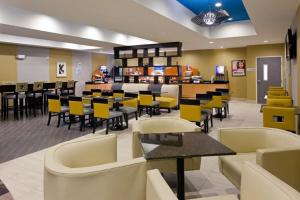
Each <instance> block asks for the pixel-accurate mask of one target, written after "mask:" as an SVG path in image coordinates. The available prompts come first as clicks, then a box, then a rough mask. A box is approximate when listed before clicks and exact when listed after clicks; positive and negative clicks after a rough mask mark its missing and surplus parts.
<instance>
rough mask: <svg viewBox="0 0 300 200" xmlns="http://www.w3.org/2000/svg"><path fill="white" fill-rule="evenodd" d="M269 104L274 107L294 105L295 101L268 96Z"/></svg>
mask: <svg viewBox="0 0 300 200" xmlns="http://www.w3.org/2000/svg"><path fill="white" fill-rule="evenodd" d="M267 106H273V107H292V106H293V102H292V100H291V99H276V98H268V99H267Z"/></svg>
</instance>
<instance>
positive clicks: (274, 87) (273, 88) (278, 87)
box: [268, 86, 284, 90]
mask: <svg viewBox="0 0 300 200" xmlns="http://www.w3.org/2000/svg"><path fill="white" fill-rule="evenodd" d="M268 90H284V88H283V87H280V86H270V87H269V89H268Z"/></svg>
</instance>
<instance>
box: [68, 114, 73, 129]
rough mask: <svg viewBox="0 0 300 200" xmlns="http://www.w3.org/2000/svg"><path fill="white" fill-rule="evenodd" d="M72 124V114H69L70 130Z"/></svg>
mask: <svg viewBox="0 0 300 200" xmlns="http://www.w3.org/2000/svg"><path fill="white" fill-rule="evenodd" d="M71 125H72V115H69V127H68V130H70V128H71Z"/></svg>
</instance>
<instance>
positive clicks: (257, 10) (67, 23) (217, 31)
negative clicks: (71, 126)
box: [0, 0, 300, 52]
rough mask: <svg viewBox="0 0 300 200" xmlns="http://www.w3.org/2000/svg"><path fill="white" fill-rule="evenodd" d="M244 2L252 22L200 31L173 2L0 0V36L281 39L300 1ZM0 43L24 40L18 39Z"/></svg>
mask: <svg viewBox="0 0 300 200" xmlns="http://www.w3.org/2000/svg"><path fill="white" fill-rule="evenodd" d="M201 1H204V0H199V2H201ZM222 1H224V2H225V0H222ZM228 1H231V2H235V1H240V0H228ZM243 2H244V5H245V8H246V10H247V12H248V15H249V17H250V19H251V21H249V20H245V21H237V22H230V23H226V24H223V25H221V26H218V27H215V28H211V29H203V28H201V27H199V26H196V25H195V24H193V23H192V22H191V21H190V19H191V17H193V16H195V13H193V12H192V11H191V10H189V9H187V8H186V7H185V6H183V5H182V4H180V3H179V2H178V1H174V0H155V1H153V0H122V1H120V0H85V1H74V0H28V1H24V0H0V34H6V35H13V36H18V37H27V38H29V37H30V38H35V39H41V40H51V41H55V42H57V43H59V42H62V43H64V42H67V43H72V44H78V45H85V46H91V47H92V48H93V50H95V49H96V47H98V50H99V51H98V52H112V48H113V47H114V46H120V45H133V44H145V43H153V42H173V41H181V42H183V48H184V50H195V49H216V48H220V47H221V46H222V47H224V48H232V47H243V46H247V45H256V44H263V43H264V41H265V40H268V41H269V43H282V42H284V37H285V34H286V32H287V29H288V28H289V26H290V25H291V23H292V20H293V18H294V17H295V14H296V11H297V8H298V6H299V3H300V0H285V1H282V0H264V1H261V0H243ZM287 2H288V3H287ZM266 11H268V12H266ZM1 41H2V42H8V43H18V44H19V43H21V44H22V42H20V41H21V40H20V38H19V40H18V41H17V42H12V41H3V40H2V39H1V37H0V42H1ZM211 42H213V43H211ZM28 45H29V44H28ZM45 46H47V45H45ZM62 46H63V45H62Z"/></svg>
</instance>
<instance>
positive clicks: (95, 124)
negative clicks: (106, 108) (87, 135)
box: [93, 117, 97, 133]
mask: <svg viewBox="0 0 300 200" xmlns="http://www.w3.org/2000/svg"><path fill="white" fill-rule="evenodd" d="M96 126H97V118H96V117H94V124H93V133H95V131H96Z"/></svg>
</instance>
